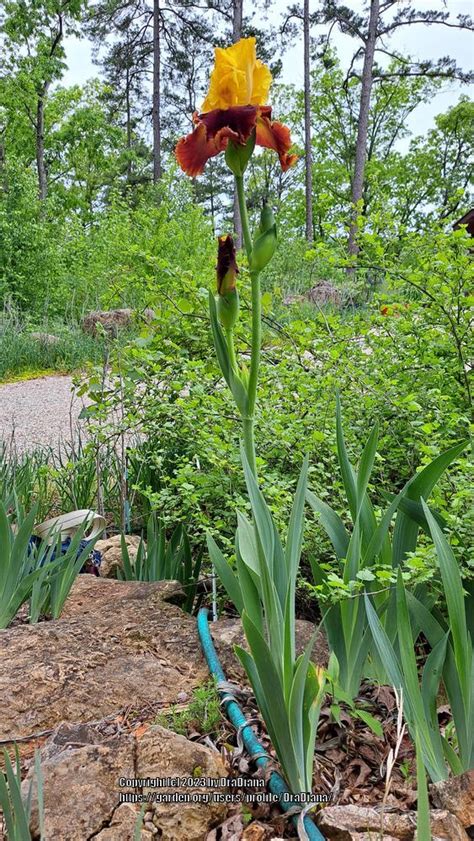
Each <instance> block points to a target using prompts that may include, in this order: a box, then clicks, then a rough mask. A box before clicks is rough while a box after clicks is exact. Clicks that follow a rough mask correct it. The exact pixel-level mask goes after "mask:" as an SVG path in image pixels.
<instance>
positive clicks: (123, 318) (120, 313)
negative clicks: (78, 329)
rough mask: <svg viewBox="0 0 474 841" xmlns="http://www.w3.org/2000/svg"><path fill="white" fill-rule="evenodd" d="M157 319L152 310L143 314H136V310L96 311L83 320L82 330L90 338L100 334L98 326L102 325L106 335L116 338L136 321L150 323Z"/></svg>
mask: <svg viewBox="0 0 474 841" xmlns="http://www.w3.org/2000/svg"><path fill="white" fill-rule="evenodd" d="M154 318H155V313H154V311H153V310H152V309H145V310H143V312H139V313H135V312H134V310H131V309H128V308H123V309H116V310H96V311H95V312H89V313H87V315H86V316H84V318H83V319H82V329H83V331H84V333H88V334H89V335H90V336H95V335H97V333H98V329H97V328H98V325H99V324H100V325H101V326H102V327H103V328H104V330H105V332H106V333H108V334H109V335H110V336H116V335H117V333H118V332H119V331H120V330H123V329H124V328H125V327H131V325H132V324H133V322H134V320H135V321H137V322H140V321H145V322H146V323H149V322H150V321H152V320H153V319H154Z"/></svg>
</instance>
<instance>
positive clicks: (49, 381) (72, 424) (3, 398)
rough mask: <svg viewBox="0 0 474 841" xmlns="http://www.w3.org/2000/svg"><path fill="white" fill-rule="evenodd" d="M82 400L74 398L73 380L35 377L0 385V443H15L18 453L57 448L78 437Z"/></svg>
mask: <svg viewBox="0 0 474 841" xmlns="http://www.w3.org/2000/svg"><path fill="white" fill-rule="evenodd" d="M84 405H85V404H84V398H78V397H76V396H74V394H73V392H72V378H71V377H68V376H53V377H37V378H36V379H33V380H23V381H21V382H16V383H7V384H5V385H0V440H2V439H3V440H4V441H7V442H8V441H10V440H11V436H12V434H14V441H15V444H16V447H17V450H18V451H20V452H21V451H25V450H32V449H34V448H35V447H38V446H51V447H57V445H58V443H59V441H60V440H63V441H64V440H71V429H72V430H73V435H74V436H75V434H76V433H77V430H78V425H79V426H82V424H81V423H79V424H78V417H79V413H80V411H81V409H82V407H83V406H84Z"/></svg>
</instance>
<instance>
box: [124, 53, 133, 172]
mask: <svg viewBox="0 0 474 841" xmlns="http://www.w3.org/2000/svg"><path fill="white" fill-rule="evenodd" d="M128 61H129V52H128V45H127V71H126V83H125V84H126V87H125V108H126V132H127V153H128V158H127V184H130V183H131V181H132V114H131V105H130V67H129V65H128Z"/></svg>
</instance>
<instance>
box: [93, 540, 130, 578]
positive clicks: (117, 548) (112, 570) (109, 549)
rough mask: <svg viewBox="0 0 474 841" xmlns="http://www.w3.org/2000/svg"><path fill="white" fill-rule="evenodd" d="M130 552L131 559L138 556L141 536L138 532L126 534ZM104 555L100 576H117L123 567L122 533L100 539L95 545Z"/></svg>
mask: <svg viewBox="0 0 474 841" xmlns="http://www.w3.org/2000/svg"><path fill="white" fill-rule="evenodd" d="M125 543H126V544H127V549H128V554H129V557H130V560H131V561H134V560H135V558H136V557H137V552H138V547H139V545H140V538H139V537H137V535H136V534H127V535H125ZM94 549H97V551H98V552H100V554H101V556H102V562H101V565H100V570H99V572H100V576H101V577H102V578H116V577H117V570H118V569H123V561H122V545H121V535H120V534H114V535H112V537H107V538H105V539H104V540H98V541H97V543H96V544H95V546H94Z"/></svg>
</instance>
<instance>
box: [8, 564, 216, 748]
mask: <svg viewBox="0 0 474 841" xmlns="http://www.w3.org/2000/svg"><path fill="white" fill-rule="evenodd" d="M183 599H184V594H183V592H182V591H181V590H180V587H179V584H177V583H176V582H156V583H148V582H136V581H112V580H111V579H106V578H104V579H102V578H96V577H95V576H92V575H79V576H78V578H77V580H76V581H75V583H74V586H73V588H72V590H71V594H70V596H69V598H68V600H67V601H66V604H65V607H64V610H63V614H62V616H61V618H60V619H58V620H55V621H50V622H41V623H39V624H37V625H34V626H31V625H21V626H17V627H13V628H8V629H6V630H2V631H0V697H1V698H2V715H1V716H0V739H4V740H11V741H12V742H13V741H14V740H15V739H19V738H20V739H24V738H25V736H28V735H30V734H33V735H34V734H35V733H36V732H41V731H44V730H47V729H54V728H55V727H56V726H57V725H58V724H59V722H61V721H69V722H79V721H81V722H88V721H92V720H98V719H101V718H103V717H105V716H109V715H111V714H113V713H116V712H117V711H119V710H120V709H123V708H125V707H128V706H129V705H130V703H132V702H133V704H134V705H135V707H136V708H138V709H140V707H141V706H145V705H147V704H152V703H154V704H162V705H167V704H171V703H174V702H175V701H176V698H177V696H178V694H179V693H180V692H181V691H182V690H183V689H184V690H185V691H186V692H188V693H191V692H192V690H193V688H194V687H196V686H198V685H200V684H202V683H204V682H205V681H206V680H208V679H209V672H208V669H207V665H206V663H205V660H204V657H203V656H202V654H201V651H200V647H199V640H198V637H197V634H196V620H195V619H194V618H193V617H191V616H188V615H187V614H185V613H183V611H182V610H180V609H179V607H178V606H177V605H176V602H177V603H180V602H181V601H182V600H183ZM171 602H175V603H174V604H173V603H171Z"/></svg>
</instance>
